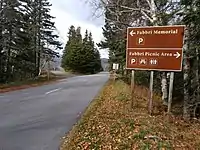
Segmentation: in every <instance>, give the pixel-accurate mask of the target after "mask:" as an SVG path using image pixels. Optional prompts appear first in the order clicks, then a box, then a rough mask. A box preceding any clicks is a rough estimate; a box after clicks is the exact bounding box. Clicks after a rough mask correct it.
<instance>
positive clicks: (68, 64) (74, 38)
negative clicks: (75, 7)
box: [62, 26, 101, 73]
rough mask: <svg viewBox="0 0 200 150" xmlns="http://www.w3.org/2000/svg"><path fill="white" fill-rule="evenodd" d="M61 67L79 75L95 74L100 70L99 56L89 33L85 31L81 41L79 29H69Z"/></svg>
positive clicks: (72, 27)
mask: <svg viewBox="0 0 200 150" xmlns="http://www.w3.org/2000/svg"><path fill="white" fill-rule="evenodd" d="M62 66H64V67H65V68H67V69H70V70H73V71H75V72H80V73H95V72H99V71H100V70H101V60H100V54H99V52H98V50H97V49H96V48H95V45H94V41H93V38H92V33H91V32H90V33H88V30H86V31H85V35H84V38H83V39H82V35H81V28H80V27H78V28H77V29H75V27H74V26H71V27H70V29H69V38H68V41H67V44H66V47H65V50H64V54H63V59H62Z"/></svg>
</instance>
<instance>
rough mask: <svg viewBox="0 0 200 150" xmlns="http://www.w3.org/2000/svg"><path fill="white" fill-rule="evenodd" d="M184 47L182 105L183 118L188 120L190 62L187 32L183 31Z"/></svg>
mask: <svg viewBox="0 0 200 150" xmlns="http://www.w3.org/2000/svg"><path fill="white" fill-rule="evenodd" d="M185 31H186V32H185V42H186V43H185V45H184V52H185V55H184V57H185V58H184V61H183V72H184V103H183V117H184V118H185V119H189V118H190V91H189V89H190V85H191V84H190V82H191V81H190V61H189V55H188V53H189V41H188V37H189V31H188V29H186V30H185Z"/></svg>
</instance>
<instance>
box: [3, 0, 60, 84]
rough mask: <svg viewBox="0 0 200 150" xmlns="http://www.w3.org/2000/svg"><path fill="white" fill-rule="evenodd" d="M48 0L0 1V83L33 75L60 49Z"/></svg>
mask: <svg viewBox="0 0 200 150" xmlns="http://www.w3.org/2000/svg"><path fill="white" fill-rule="evenodd" d="M50 10H51V4H50V3H49V1H48V0H1V1H0V20H1V21H0V84H1V83H2V84H5V83H10V82H14V81H21V80H26V79H35V78H37V77H38V76H39V75H40V74H41V70H42V67H43V66H44V64H45V62H47V61H50V60H52V59H53V58H54V57H58V56H59V55H58V52H59V51H60V50H61V49H62V43H61V42H60V41H59V36H58V33H57V29H56V27H55V23H54V21H53V19H54V17H53V16H51V14H50Z"/></svg>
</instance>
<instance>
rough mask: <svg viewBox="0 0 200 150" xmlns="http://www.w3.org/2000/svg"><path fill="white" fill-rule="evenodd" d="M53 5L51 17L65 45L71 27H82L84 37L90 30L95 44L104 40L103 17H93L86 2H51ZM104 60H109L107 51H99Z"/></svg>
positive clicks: (81, 0) (63, 0)
mask: <svg viewBox="0 0 200 150" xmlns="http://www.w3.org/2000/svg"><path fill="white" fill-rule="evenodd" d="M49 1H50V3H51V4H52V7H51V15H52V16H54V17H56V18H55V19H54V21H55V26H56V28H57V29H58V31H59V36H60V37H61V40H62V42H63V43H64V44H65V43H66V41H67V33H68V30H69V27H70V26H71V25H74V26H75V27H78V26H80V27H81V32H82V35H83V36H84V33H85V30H86V29H88V30H89V31H90V32H92V35H93V39H94V41H95V43H99V42H100V41H101V40H103V35H102V27H103V24H104V20H103V17H101V18H99V19H98V18H94V17H92V12H93V10H92V9H91V7H90V6H89V5H88V4H86V3H85V2H84V1H85V0H49ZM99 51H100V54H101V57H102V58H108V51H107V50H99Z"/></svg>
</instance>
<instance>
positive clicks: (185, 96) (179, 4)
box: [87, 0, 200, 118]
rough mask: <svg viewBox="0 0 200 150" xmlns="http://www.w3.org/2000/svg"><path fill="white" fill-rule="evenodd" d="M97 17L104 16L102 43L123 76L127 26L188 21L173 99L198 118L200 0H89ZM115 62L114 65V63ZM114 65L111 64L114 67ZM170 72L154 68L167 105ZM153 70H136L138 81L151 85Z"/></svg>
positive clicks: (186, 115) (156, 84) (156, 86)
mask: <svg viewBox="0 0 200 150" xmlns="http://www.w3.org/2000/svg"><path fill="white" fill-rule="evenodd" d="M87 2H88V3H90V4H91V6H92V8H93V10H94V13H93V15H94V17H101V16H105V17H104V21H105V25H104V27H103V35H104V37H105V40H103V41H101V42H100V43H98V46H99V47H101V48H102V49H109V63H110V64H113V63H119V64H120V71H119V73H120V74H121V75H122V77H123V79H125V80H126V81H129V83H130V78H131V71H130V70H125V69H124V67H125V62H126V39H127V37H126V35H127V34H126V32H127V27H139V26H166V25H185V26H186V28H185V38H184V47H183V51H184V58H183V67H182V68H183V69H182V71H181V72H175V79H174V90H173V101H174V102H175V101H176V102H177V103H178V104H179V107H180V108H182V114H183V116H184V118H196V117H197V116H198V115H199V104H200V81H199V77H200V73H199V69H200V63H199V57H200V56H199V49H200V47H199V43H200V0H135V1H130V0H100V1H98V0H88V1H87ZM110 66H112V65H110ZM110 69H111V68H110ZM169 73H170V72H163V71H155V72H154V85H153V87H154V92H157V93H161V95H162V101H163V105H165V104H166V103H167V101H168V92H169V90H168V88H169ZM149 77H150V72H149V71H136V75H135V80H136V83H137V84H138V85H143V86H146V87H149Z"/></svg>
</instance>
